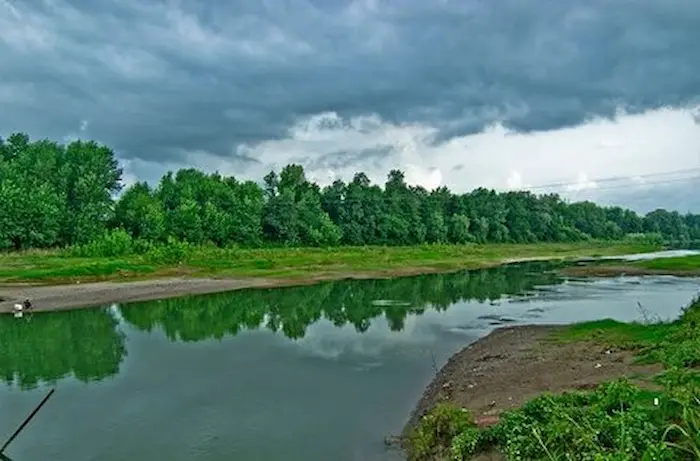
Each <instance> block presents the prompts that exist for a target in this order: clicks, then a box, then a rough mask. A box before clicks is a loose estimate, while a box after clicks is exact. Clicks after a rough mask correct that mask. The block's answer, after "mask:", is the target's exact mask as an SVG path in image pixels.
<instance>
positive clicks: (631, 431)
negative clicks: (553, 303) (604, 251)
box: [409, 300, 700, 461]
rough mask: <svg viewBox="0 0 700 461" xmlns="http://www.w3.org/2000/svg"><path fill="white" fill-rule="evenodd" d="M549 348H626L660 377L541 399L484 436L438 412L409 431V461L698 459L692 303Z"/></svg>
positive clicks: (699, 383) (571, 334) (569, 333)
mask: <svg viewBox="0 0 700 461" xmlns="http://www.w3.org/2000/svg"><path fill="white" fill-rule="evenodd" d="M551 340H552V341H594V342H596V343H598V344H604V345H605V346H606V347H609V348H624V349H632V350H635V351H636V352H637V357H638V360H640V361H645V362H655V363H660V364H662V365H663V366H664V371H663V372H662V373H661V374H659V375H657V376H655V377H654V378H653V381H652V382H650V383H649V385H647V386H644V387H638V386H636V385H633V384H631V383H630V381H628V380H627V379H626V378H624V377H623V378H621V379H619V380H617V381H613V382H609V383H605V384H603V385H601V386H599V387H598V388H597V389H595V390H592V391H576V392H568V393H565V394H561V395H554V394H548V393H545V394H542V395H541V396H540V397H537V398H535V399H533V400H531V401H529V402H527V403H526V404H525V405H523V406H522V407H520V408H519V409H516V410H513V411H509V412H506V413H504V414H502V415H501V417H500V420H499V422H498V423H497V424H495V425H493V426H491V427H489V428H485V429H483V428H478V427H477V426H476V425H475V424H474V423H473V422H472V419H471V417H470V415H469V413H468V412H467V411H465V410H462V409H459V408H453V407H450V406H446V405H439V406H437V407H436V408H435V409H434V410H433V412H432V413H430V414H429V415H427V416H425V417H424V418H423V419H422V420H421V422H420V423H419V424H418V426H417V427H416V428H415V429H414V431H413V434H412V436H411V437H410V440H409V451H410V455H411V459H412V460H447V459H453V460H466V459H472V458H473V457H474V456H476V455H477V454H479V453H481V452H486V451H492V450H494V449H496V450H498V452H500V453H501V454H502V458H504V459H507V460H549V461H551V460H574V459H586V460H593V461H597V460H600V461H613V460H614V461H637V460H642V461H654V460H668V461H672V460H700V300H695V301H694V302H693V303H691V304H690V305H689V306H688V307H687V308H686V309H685V311H684V312H683V315H682V316H681V318H680V319H679V320H677V321H674V322H669V323H663V322H648V323H620V322H615V321H612V320H604V321H598V322H588V323H582V324H576V325H572V326H571V327H569V328H567V329H565V330H563V331H561V332H559V333H557V334H556V336H555V337H553V338H551ZM552 372H554V373H556V370H553V371H552ZM630 378H631V377H630Z"/></svg>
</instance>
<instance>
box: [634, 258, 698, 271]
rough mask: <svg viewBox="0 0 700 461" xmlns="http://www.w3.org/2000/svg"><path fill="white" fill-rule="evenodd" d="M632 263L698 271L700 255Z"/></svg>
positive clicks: (649, 266) (658, 268) (649, 267)
mask: <svg viewBox="0 0 700 461" xmlns="http://www.w3.org/2000/svg"><path fill="white" fill-rule="evenodd" d="M634 265H635V266H637V267H642V268H645V269H651V270H660V271H698V270H700V255H693V256H679V257H675V258H659V259H652V260H649V261H636V262H635V263H634Z"/></svg>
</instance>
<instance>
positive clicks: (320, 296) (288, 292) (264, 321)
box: [121, 263, 559, 341]
mask: <svg viewBox="0 0 700 461" xmlns="http://www.w3.org/2000/svg"><path fill="white" fill-rule="evenodd" d="M551 267H552V266H551V265H549V264H547V263H529V264H519V265H510V266H502V267H497V268H492V269H485V270H477V271H465V272H460V273H453V274H432V275H422V276H417V277H404V278H398V279H389V280H351V281H339V282H329V283H323V284H318V285H311V286H304V287H293V288H279V289H267V290H260V289H255V290H242V291H238V292H232V293H220V294H214V295H206V296H198V297H186V298H173V299H165V300H160V301H149V302H143V303H136V304H132V305H129V306H125V307H122V308H121V313H122V315H123V317H124V319H125V320H126V321H127V322H129V323H130V324H132V325H133V326H135V327H136V328H138V329H140V330H145V331H151V330H152V329H154V328H156V327H160V328H162V329H163V330H164V331H165V334H166V335H167V337H168V338H170V339H171V340H181V341H198V340H202V339H207V338H219V339H220V338H223V337H224V336H226V335H235V334H237V333H238V332H239V331H241V330H245V329H257V328H259V327H260V325H265V326H266V327H267V328H268V329H270V330H272V331H275V332H277V331H282V332H283V333H284V335H285V336H287V337H289V338H293V339H296V338H301V337H303V336H304V334H305V333H306V329H307V327H308V326H309V325H311V324H313V323H315V322H316V321H318V320H320V319H322V318H325V319H327V320H329V321H330V322H332V323H333V324H334V325H336V326H343V325H346V324H350V325H353V326H354V327H355V328H356V329H357V331H359V332H364V331H366V330H367V329H368V328H369V326H370V322H371V320H372V319H374V318H376V317H378V316H380V315H382V314H383V315H384V316H385V317H386V319H387V321H388V323H389V326H390V328H391V329H392V330H394V331H397V330H401V329H402V328H403V325H404V321H405V319H406V316H407V315H409V314H422V313H423V312H424V310H425V309H426V307H432V308H434V309H436V310H445V309H447V308H448V307H449V306H451V305H453V304H455V303H457V302H460V301H471V300H476V301H480V302H484V301H487V300H496V299H499V298H500V297H501V296H504V295H516V294H520V293H523V292H525V291H529V290H532V288H533V287H534V286H535V285H546V284H556V283H559V280H558V279H557V277H556V276H555V275H553V274H552V273H551V272H550V273H547V272H545V270H547V269H550V268H551ZM378 300H381V301H392V302H385V303H382V302H376V301H378Z"/></svg>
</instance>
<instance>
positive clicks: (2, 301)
mask: <svg viewBox="0 0 700 461" xmlns="http://www.w3.org/2000/svg"><path fill="white" fill-rule="evenodd" d="M436 272H440V271H439V270H436V269H434V268H429V267H410V268H404V269H398V270H387V271H376V272H369V273H362V272H334V273H330V274H315V275H310V276H308V277H295V278H268V277H247V278H233V277H230V278H216V279H215V278H203V277H202V278H199V277H172V278H163V279H151V280H139V281H131V282H89V283H80V282H76V283H73V284H70V285H68V284H65V285H32V284H0V313H7V312H12V311H13V308H14V305H15V304H16V303H21V302H22V301H24V300H25V299H29V300H30V301H31V303H32V309H33V310H34V311H37V312H41V311H54V310H62V309H77V308H87V307H95V306H101V305H105V304H112V303H126V302H133V301H149V300H154V299H165V298H176V297H180V296H189V295H201V294H207V293H219V292H225V291H234V290H241V289H245V288H278V287H288V286H301V285H310V284H314V283H319V282H324V281H332V280H346V279H380V278H389V277H401V276H410V275H419V274H428V273H436Z"/></svg>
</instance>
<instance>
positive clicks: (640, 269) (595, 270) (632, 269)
mask: <svg viewBox="0 0 700 461" xmlns="http://www.w3.org/2000/svg"><path fill="white" fill-rule="evenodd" d="M560 272H561V273H562V274H563V275H570V276H596V277H615V276H618V275H676V276H700V255H691V256H677V257H669V258H658V259H650V260H645V261H628V262H623V261H595V262H592V263H586V264H581V265H577V266H570V267H566V268H564V269H562V270H561V271H560Z"/></svg>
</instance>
